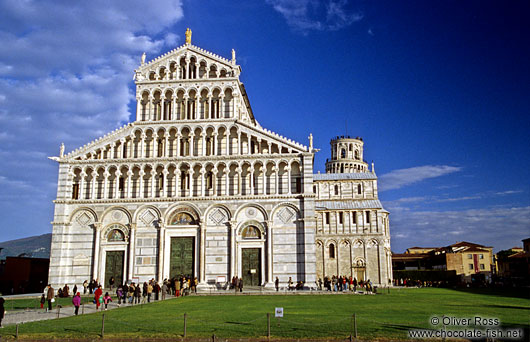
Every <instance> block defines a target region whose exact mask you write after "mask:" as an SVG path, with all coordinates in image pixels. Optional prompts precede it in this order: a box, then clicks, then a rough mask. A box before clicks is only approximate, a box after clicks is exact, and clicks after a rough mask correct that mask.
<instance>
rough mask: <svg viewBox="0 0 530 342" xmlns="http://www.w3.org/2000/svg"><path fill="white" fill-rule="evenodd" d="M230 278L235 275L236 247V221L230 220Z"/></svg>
mask: <svg viewBox="0 0 530 342" xmlns="http://www.w3.org/2000/svg"><path fill="white" fill-rule="evenodd" d="M229 225H230V279H232V278H233V277H235V276H236V275H237V268H236V267H237V266H236V265H237V259H236V258H237V248H236V227H237V221H230V223H229Z"/></svg>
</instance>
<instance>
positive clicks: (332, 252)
mask: <svg viewBox="0 0 530 342" xmlns="http://www.w3.org/2000/svg"><path fill="white" fill-rule="evenodd" d="M329 258H330V259H335V244H333V243H332V244H330V245H329Z"/></svg>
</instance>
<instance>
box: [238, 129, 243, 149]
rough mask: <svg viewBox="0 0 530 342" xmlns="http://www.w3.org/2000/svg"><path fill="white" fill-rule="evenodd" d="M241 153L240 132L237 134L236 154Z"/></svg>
mask: <svg viewBox="0 0 530 342" xmlns="http://www.w3.org/2000/svg"><path fill="white" fill-rule="evenodd" d="M242 153H243V151H242V149H241V131H239V132H237V154H238V155H241V154H242Z"/></svg>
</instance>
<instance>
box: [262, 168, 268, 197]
mask: <svg viewBox="0 0 530 342" xmlns="http://www.w3.org/2000/svg"><path fill="white" fill-rule="evenodd" d="M261 169H262V172H263V175H262V177H263V192H262V193H261V194H262V195H266V194H267V165H263V167H262V168H261Z"/></svg>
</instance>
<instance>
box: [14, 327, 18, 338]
mask: <svg viewBox="0 0 530 342" xmlns="http://www.w3.org/2000/svg"><path fill="white" fill-rule="evenodd" d="M16 328H17V331H16V332H15V338H16V339H17V340H18V323H17V326H16Z"/></svg>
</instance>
